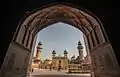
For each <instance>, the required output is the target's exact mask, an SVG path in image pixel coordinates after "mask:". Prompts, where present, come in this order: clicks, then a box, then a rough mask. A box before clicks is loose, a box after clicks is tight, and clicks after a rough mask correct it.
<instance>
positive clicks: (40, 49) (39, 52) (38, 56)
mask: <svg viewBox="0 0 120 77" xmlns="http://www.w3.org/2000/svg"><path fill="white" fill-rule="evenodd" d="M41 52H42V43H41V42H39V43H38V46H37V53H36V58H37V59H41V56H40V55H41Z"/></svg>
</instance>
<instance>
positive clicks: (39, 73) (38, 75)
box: [31, 69, 90, 77]
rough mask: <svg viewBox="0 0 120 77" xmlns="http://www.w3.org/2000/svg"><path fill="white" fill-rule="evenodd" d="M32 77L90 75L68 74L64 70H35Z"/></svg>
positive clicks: (83, 76) (84, 76)
mask: <svg viewBox="0 0 120 77" xmlns="http://www.w3.org/2000/svg"><path fill="white" fill-rule="evenodd" d="M31 77H90V74H67V73H66V71H64V70H61V71H57V70H52V71H50V70H49V69H47V70H44V69H35V70H34V72H32V73H31Z"/></svg>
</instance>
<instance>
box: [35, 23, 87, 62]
mask: <svg viewBox="0 0 120 77" xmlns="http://www.w3.org/2000/svg"><path fill="white" fill-rule="evenodd" d="M79 40H80V41H81V43H82V44H83V46H84V39H83V33H82V32H81V31H80V30H78V29H77V28H75V27H73V26H71V25H68V24H65V23H61V22H59V23H56V24H53V25H50V26H48V27H47V28H44V29H42V30H41V31H40V32H39V33H38V38H37V41H36V46H37V44H38V42H39V41H41V42H42V43H43V46H42V47H43V50H42V53H41V59H43V60H44V59H46V58H48V59H51V56H52V54H51V53H52V51H53V50H55V51H56V53H57V54H56V55H59V54H60V55H61V56H62V55H63V51H64V50H65V49H66V50H67V51H68V57H69V58H70V57H71V56H73V55H75V56H78V50H77V43H78V41H79ZM36 46H35V47H36ZM83 52H84V55H86V50H85V47H84V50H83ZM35 54H36V48H35V53H34V56H35Z"/></svg>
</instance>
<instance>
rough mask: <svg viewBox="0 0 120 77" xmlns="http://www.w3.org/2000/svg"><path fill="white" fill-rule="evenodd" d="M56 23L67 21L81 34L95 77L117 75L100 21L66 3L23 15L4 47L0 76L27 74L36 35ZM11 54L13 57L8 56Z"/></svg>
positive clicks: (113, 76) (12, 76) (113, 58)
mask: <svg viewBox="0 0 120 77" xmlns="http://www.w3.org/2000/svg"><path fill="white" fill-rule="evenodd" d="M57 22H63V23H67V24H71V25H73V26H74V27H76V28H78V29H79V30H81V31H82V32H83V33H84V39H85V40H86V41H85V42H86V47H87V51H89V52H90V55H91V59H92V65H93V69H92V71H93V72H94V75H95V77H119V66H118V63H117V61H116V57H115V55H114V53H113V49H112V46H111V44H110V42H109V40H108V38H107V35H106V33H105V31H104V28H103V25H102V23H101V22H100V20H99V19H98V18H97V17H96V16H95V15H93V14H92V13H91V12H88V11H87V10H85V9H83V8H76V7H74V6H70V5H68V4H53V5H49V6H46V7H43V8H41V9H36V10H35V11H33V12H31V13H30V14H29V15H26V17H24V18H23V20H22V21H21V22H20V23H19V25H18V28H17V30H16V33H15V34H14V37H13V40H12V42H11V43H10V46H9V48H8V51H7V54H6V57H5V59H4V63H3V65H2V68H1V75H2V76H3V77H8V76H9V77H16V76H19V77H21V76H27V73H29V67H28V66H29V65H30V63H31V62H30V60H31V56H32V54H33V49H34V44H35V41H36V37H37V36H36V34H37V33H38V32H39V31H40V30H41V29H43V28H45V27H47V26H49V25H50V24H54V23H57ZM12 55H14V59H13V58H11V56H12ZM10 61H12V63H10ZM8 63H9V64H8ZM11 64H12V65H11ZM13 65H14V66H13ZM11 66H12V67H11ZM9 67H11V68H10V69H7V68H9Z"/></svg>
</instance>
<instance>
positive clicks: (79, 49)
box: [77, 41, 83, 63]
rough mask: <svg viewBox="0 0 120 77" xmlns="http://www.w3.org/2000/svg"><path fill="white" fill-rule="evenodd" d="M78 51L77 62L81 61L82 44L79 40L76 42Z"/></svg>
mask: <svg viewBox="0 0 120 77" xmlns="http://www.w3.org/2000/svg"><path fill="white" fill-rule="evenodd" d="M77 49H78V53H79V62H80V63H81V62H82V61H83V46H82V44H81V42H80V41H79V42H78V47H77Z"/></svg>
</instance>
